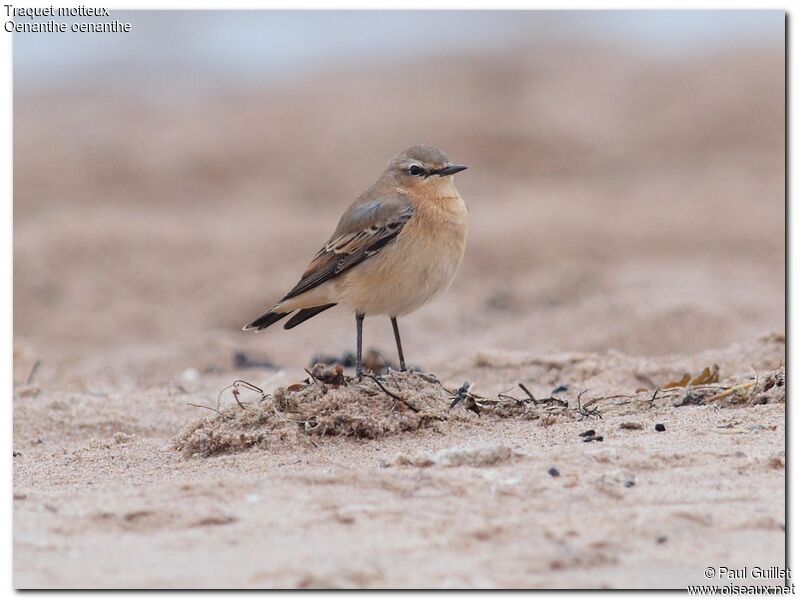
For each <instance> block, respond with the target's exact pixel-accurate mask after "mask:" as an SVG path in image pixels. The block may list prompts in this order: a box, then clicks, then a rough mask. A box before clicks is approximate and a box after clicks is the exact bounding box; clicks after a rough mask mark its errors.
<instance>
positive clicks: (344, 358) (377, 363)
mask: <svg viewBox="0 0 800 600" xmlns="http://www.w3.org/2000/svg"><path fill="white" fill-rule="evenodd" d="M362 362H363V365H364V370H365V371H366V372H371V373H373V374H375V375H385V374H386V373H388V372H389V370H391V369H394V370H397V366H396V365H395V364H394V363H393V362H392V361H391V360H389V359H388V358H387V357H386V356H384V355H383V354H382V353H381V352H380V351H379V350H375V349H374V348H370V349H368V350H367V351H366V352H364V356H363V359H362ZM318 364H322V365H324V366H326V367H331V366H334V365H341V366H342V367H345V368H350V367H355V366H356V355H355V354H353V353H352V352H345V353H344V354H342V355H340V356H332V355H328V354H320V355H316V356H314V357H312V359H311V362H310V365H309V366H311V367H314V366H315V365H318Z"/></svg>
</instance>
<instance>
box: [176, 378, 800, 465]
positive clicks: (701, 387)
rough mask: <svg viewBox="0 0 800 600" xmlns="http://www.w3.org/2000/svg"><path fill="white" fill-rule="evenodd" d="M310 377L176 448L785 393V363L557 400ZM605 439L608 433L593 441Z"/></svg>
mask: <svg viewBox="0 0 800 600" xmlns="http://www.w3.org/2000/svg"><path fill="white" fill-rule="evenodd" d="M307 373H308V378H307V379H305V380H304V381H302V382H299V383H295V384H292V385H290V386H288V387H285V388H279V389H277V390H276V391H275V392H274V393H272V394H267V393H264V391H263V390H261V389H260V388H259V387H257V386H255V385H253V384H251V383H248V382H245V381H242V380H237V381H235V382H234V383H233V384H231V385H230V386H228V387H227V388H225V389H223V392H221V394H220V395H221V396H222V394H223V393H229V394H232V396H233V399H234V400H235V405H233V406H230V407H228V408H222V407H221V406H220V403H219V402H218V405H217V408H213V407H210V406H200V408H205V409H208V410H210V411H212V412H213V413H214V414H213V415H209V416H206V417H204V418H201V419H199V420H197V421H195V422H193V423H191V424H189V425H188V426H187V427H186V428H185V429H184V430H183V431H182V432H181V433H180V434H179V435H178V436H177V438H176V440H175V443H174V445H175V448H176V449H178V450H180V451H181V452H183V453H184V454H186V455H195V454H196V455H200V456H210V455H215V454H220V453H226V452H236V451H241V450H244V449H247V448H251V447H259V448H268V447H276V446H281V445H296V444H316V442H315V441H314V440H315V438H316V439H319V437H320V436H347V437H356V438H368V439H375V438H379V437H381V436H385V435H393V434H398V433H402V432H406V431H416V430H418V429H425V428H439V427H440V425H441V424H442V423H444V422H448V421H449V422H453V421H460V422H462V423H463V424H467V423H473V424H477V423H480V422H481V419H486V418H490V419H491V418H501V419H504V418H513V419H520V420H535V421H537V422H538V423H539V424H541V425H545V426H547V425H551V424H553V423H557V422H568V421H586V420H599V419H602V418H603V415H605V414H608V415H613V416H623V415H630V414H642V413H647V412H648V411H650V410H652V409H655V408H657V409H665V408H672V407H681V406H690V405H708V404H711V405H715V406H720V407H726V406H738V405H748V404H749V405H758V404H768V403H769V404H771V403H783V402H785V397H786V396H785V394H786V392H785V372H784V368H783V367H781V368H780V369H778V370H776V371H772V372H770V373H768V374H766V375H765V376H761V377H759V375H758V374H757V373H755V372H754V373H753V375H752V376H751V377H748V378H746V379H745V380H744V381H742V378H738V379H737V378H729V379H728V380H726V382H724V383H719V370H718V369H717V368H716V367H714V368H708V369H705V370H704V371H703V372H702V373H701V374H700V375H698V376H697V377H695V378H694V379H690V380H689V381H688V386H687V387H673V388H669V389H656V390H655V391H652V390H648V391H644V392H635V393H631V394H614V395H593V394H592V393H591V392H590V391H588V390H581V391H580V392H578V393H577V394H574V393H564V392H561V391H560V397H558V398H557V397H554V396H553V395H552V394H550V395H549V396H547V397H542V398H537V397H535V396H534V394H533V393H532V392H531V390H530V388H529V387H528V386H527V385H526V384H524V383H519V384H518V385H517V387H516V390H518V391H517V392H516V393H514V394H512V393H511V392H512V391H513V390H506V391H504V392H501V393H499V394H497V395H496V396H495V397H487V396H482V395H479V394H478V393H476V392H475V391H474V386H473V385H472V384H471V383H469V382H464V384H463V385H462V386H461V387H459V388H455V389H450V388H448V387H445V386H444V385H442V383H440V382H439V380H438V379H437V378H436V377H434V376H432V375H428V374H424V373H420V372H413V371H412V372H403V373H401V372H396V371H391V370H390V371H389V372H388V373H387V374H386V375H382V376H375V375H368V376H365V377H364V378H363V379H361V380H360V381H359V380H356V379H354V378H352V377H348V376H346V375H345V374H344V370H343V368H342V365H340V364H334V365H333V366H326V365H324V364H316V365H315V366H314V367H313V368H312V369H310V370H308V371H307ZM712 381H713V382H714V383H711V382H712ZM693 382H700V383H697V384H694V383H693ZM531 387H533V386H531ZM245 390H246V391H247V393H246V394H244V391H245ZM245 396H246V398H245ZM194 406H199V405H194ZM597 422H599V421H597ZM636 425H637V424H634V423H625V424H623V425H622V426H621V427H622V428H626V429H634V428H636ZM591 433H592V435H594V432H591ZM601 440H602V436H596V437H595V438H593V439H592V441H601Z"/></svg>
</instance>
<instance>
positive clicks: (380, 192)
mask: <svg viewBox="0 0 800 600" xmlns="http://www.w3.org/2000/svg"><path fill="white" fill-rule="evenodd" d="M466 168H467V167H464V166H461V165H454V164H452V163H451V162H450V160H449V159H448V158H447V155H446V154H445V153H444V152H442V151H441V150H438V149H437V148H433V147H431V146H413V147H411V148H409V149H408V150H406V151H405V152H401V153H400V154H399V155H397V157H396V158H394V160H392V161H391V162H390V163H389V166H388V167H387V168H386V170H385V171H384V172H383V174H382V175H381V176H380V178H379V179H378V181H377V182H375V184H374V185H373V186H372V187H371V188H369V189H368V190H367V191H366V192H364V193H363V194H361V196H359V197H358V199H357V200H356V201H355V202H353V204H352V205H351V206H350V208H348V209H347V210H346V211H345V213H344V214H343V215H342V218H341V219H340V220H339V225H338V226H337V227H336V231H334V232H333V235H332V236H331V238H330V240H328V243H327V244H325V246H324V247H323V248H322V249H321V250H320V251H319V252H317V255H316V256H315V257H314V259H313V260H312V261H311V263H310V264H309V265H308V268H307V269H306V271H305V273H303V276H302V277H301V278H300V281H299V282H298V283H297V285H296V286H294V288H292V290H291V291H290V292H289V293H288V294H286V295H285V296H284V297H283V299H281V301H280V302H278V303H277V304H276V305H275V306H273V307H272V309H271V310H270V311H269V312H268V313H266V314H264V315H262V316H261V317H259V318H258V319H256V320H255V321H253V322H252V323H249V324H248V325H245V326H244V328H243V329H244V330H245V331H248V330H251V329H255V330H257V331H260V330H261V329H265V328H267V327H269V326H270V325H272V324H273V323H276V322H278V321H280V320H281V319H283V318H284V317H286V316H287V315H289V314H290V313H292V312H294V311H297V312H296V313H295V314H294V315H293V316H292V318H291V319H289V320H288V321H287V322H286V324H285V325H284V329H291V328H292V327H295V326H296V325H299V324H300V323H302V322H303V321H305V320H307V319H310V318H311V317H313V316H315V315H318V314H319V313H321V312H322V311H324V310H328V309H329V308H332V307H333V306H336V305H337V304H342V305H344V306H346V307H347V308H349V309H351V310H352V311H354V312H355V315H356V375H357V376H358V377H359V378H360V377H361V375H362V366H361V330H362V325H363V321H364V316H365V315H388V316H389V317H390V318H391V320H392V328H393V329H394V338H395V342H396V343H397V354H398V356H399V358H400V369H401V370H405V368H406V364H405V359H404V358H403V347H402V345H401V343H400V330H399V329H398V327H397V317H400V316H403V315H406V314H408V313H410V312H412V311H414V310H416V309H418V308H419V307H421V306H422V305H423V304H425V303H427V302H428V301H429V300H430V299H431V298H433V297H434V296H435V295H436V294H437V293H439V292H441V291H443V290H445V289H447V288H448V287H449V285H450V283H451V282H452V281H453V278H454V277H455V275H456V271H457V270H458V266H459V264H461V259H462V257H463V256H464V249H465V248H466V243H467V207H466V205H465V204H464V201H463V200H462V199H461V196H459V194H458V190H456V186H455V181H454V180H453V175H455V174H456V173H458V172H459V171H463V170H464V169H466Z"/></svg>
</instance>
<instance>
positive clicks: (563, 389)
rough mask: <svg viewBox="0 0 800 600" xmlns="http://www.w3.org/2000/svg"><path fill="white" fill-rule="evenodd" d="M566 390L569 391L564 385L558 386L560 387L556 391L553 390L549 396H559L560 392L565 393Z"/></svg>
mask: <svg viewBox="0 0 800 600" xmlns="http://www.w3.org/2000/svg"><path fill="white" fill-rule="evenodd" d="M568 389H569V388H567V386H565V385H560V386H558V387H557V388H556V389H554V390H553V391H552V392H550V394H551V395H554V394H560V393H561V392H566V391H567V390H568Z"/></svg>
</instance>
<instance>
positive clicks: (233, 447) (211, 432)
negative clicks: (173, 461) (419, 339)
mask: <svg viewBox="0 0 800 600" xmlns="http://www.w3.org/2000/svg"><path fill="white" fill-rule="evenodd" d="M309 373H310V377H309V379H308V380H306V382H304V383H301V384H295V385H292V386H289V387H288V388H279V389H278V390H276V391H275V392H274V394H263V395H262V397H261V400H260V401H257V402H253V403H250V404H244V403H242V402H239V401H238V397H237V404H236V405H235V406H233V407H231V408H227V409H222V410H214V409H212V410H214V412H215V414H214V415H212V416H208V417H205V418H202V419H199V420H197V421H195V422H193V423H191V424H189V425H188V426H187V427H186V428H185V429H184V430H183V431H182V432H181V433H180V434H179V435H178V436H177V438H176V439H175V442H174V446H175V448H176V449H177V450H180V451H181V452H183V453H184V454H187V455H194V454H198V455H200V456H210V455H215V454H221V453H226V452H236V451H240V450H244V449H247V448H251V447H260V448H268V447H272V446H275V445H296V444H303V443H313V442H312V440H313V439H314V437H318V436H352V437H358V438H370V439H374V438H378V437H381V436H383V435H389V434H395V433H400V432H403V431H414V430H417V429H421V428H427V427H435V426H436V424H437V423H439V422H441V421H446V420H453V419H465V418H468V415H467V414H466V413H465V412H464V411H451V410H450V408H449V404H450V401H449V397H450V393H449V392H448V391H447V390H446V389H444V388H443V387H442V386H441V385H440V384H438V383H432V382H431V381H429V380H428V379H427V378H425V377H424V376H422V375H421V374H419V373H411V372H409V373H391V374H390V375H388V376H386V377H384V378H383V379H382V380H380V379H377V378H370V377H365V378H363V379H362V380H361V381H357V380H355V379H351V378H349V377H347V378H346V377H344V376H343V375H342V373H341V367H340V366H339V365H336V366H334V367H332V368H325V367H322V366H320V367H319V368H317V367H315V368H314V369H312V370H311V371H310V372H309ZM248 385H252V384H248ZM252 387H255V386H252Z"/></svg>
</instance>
